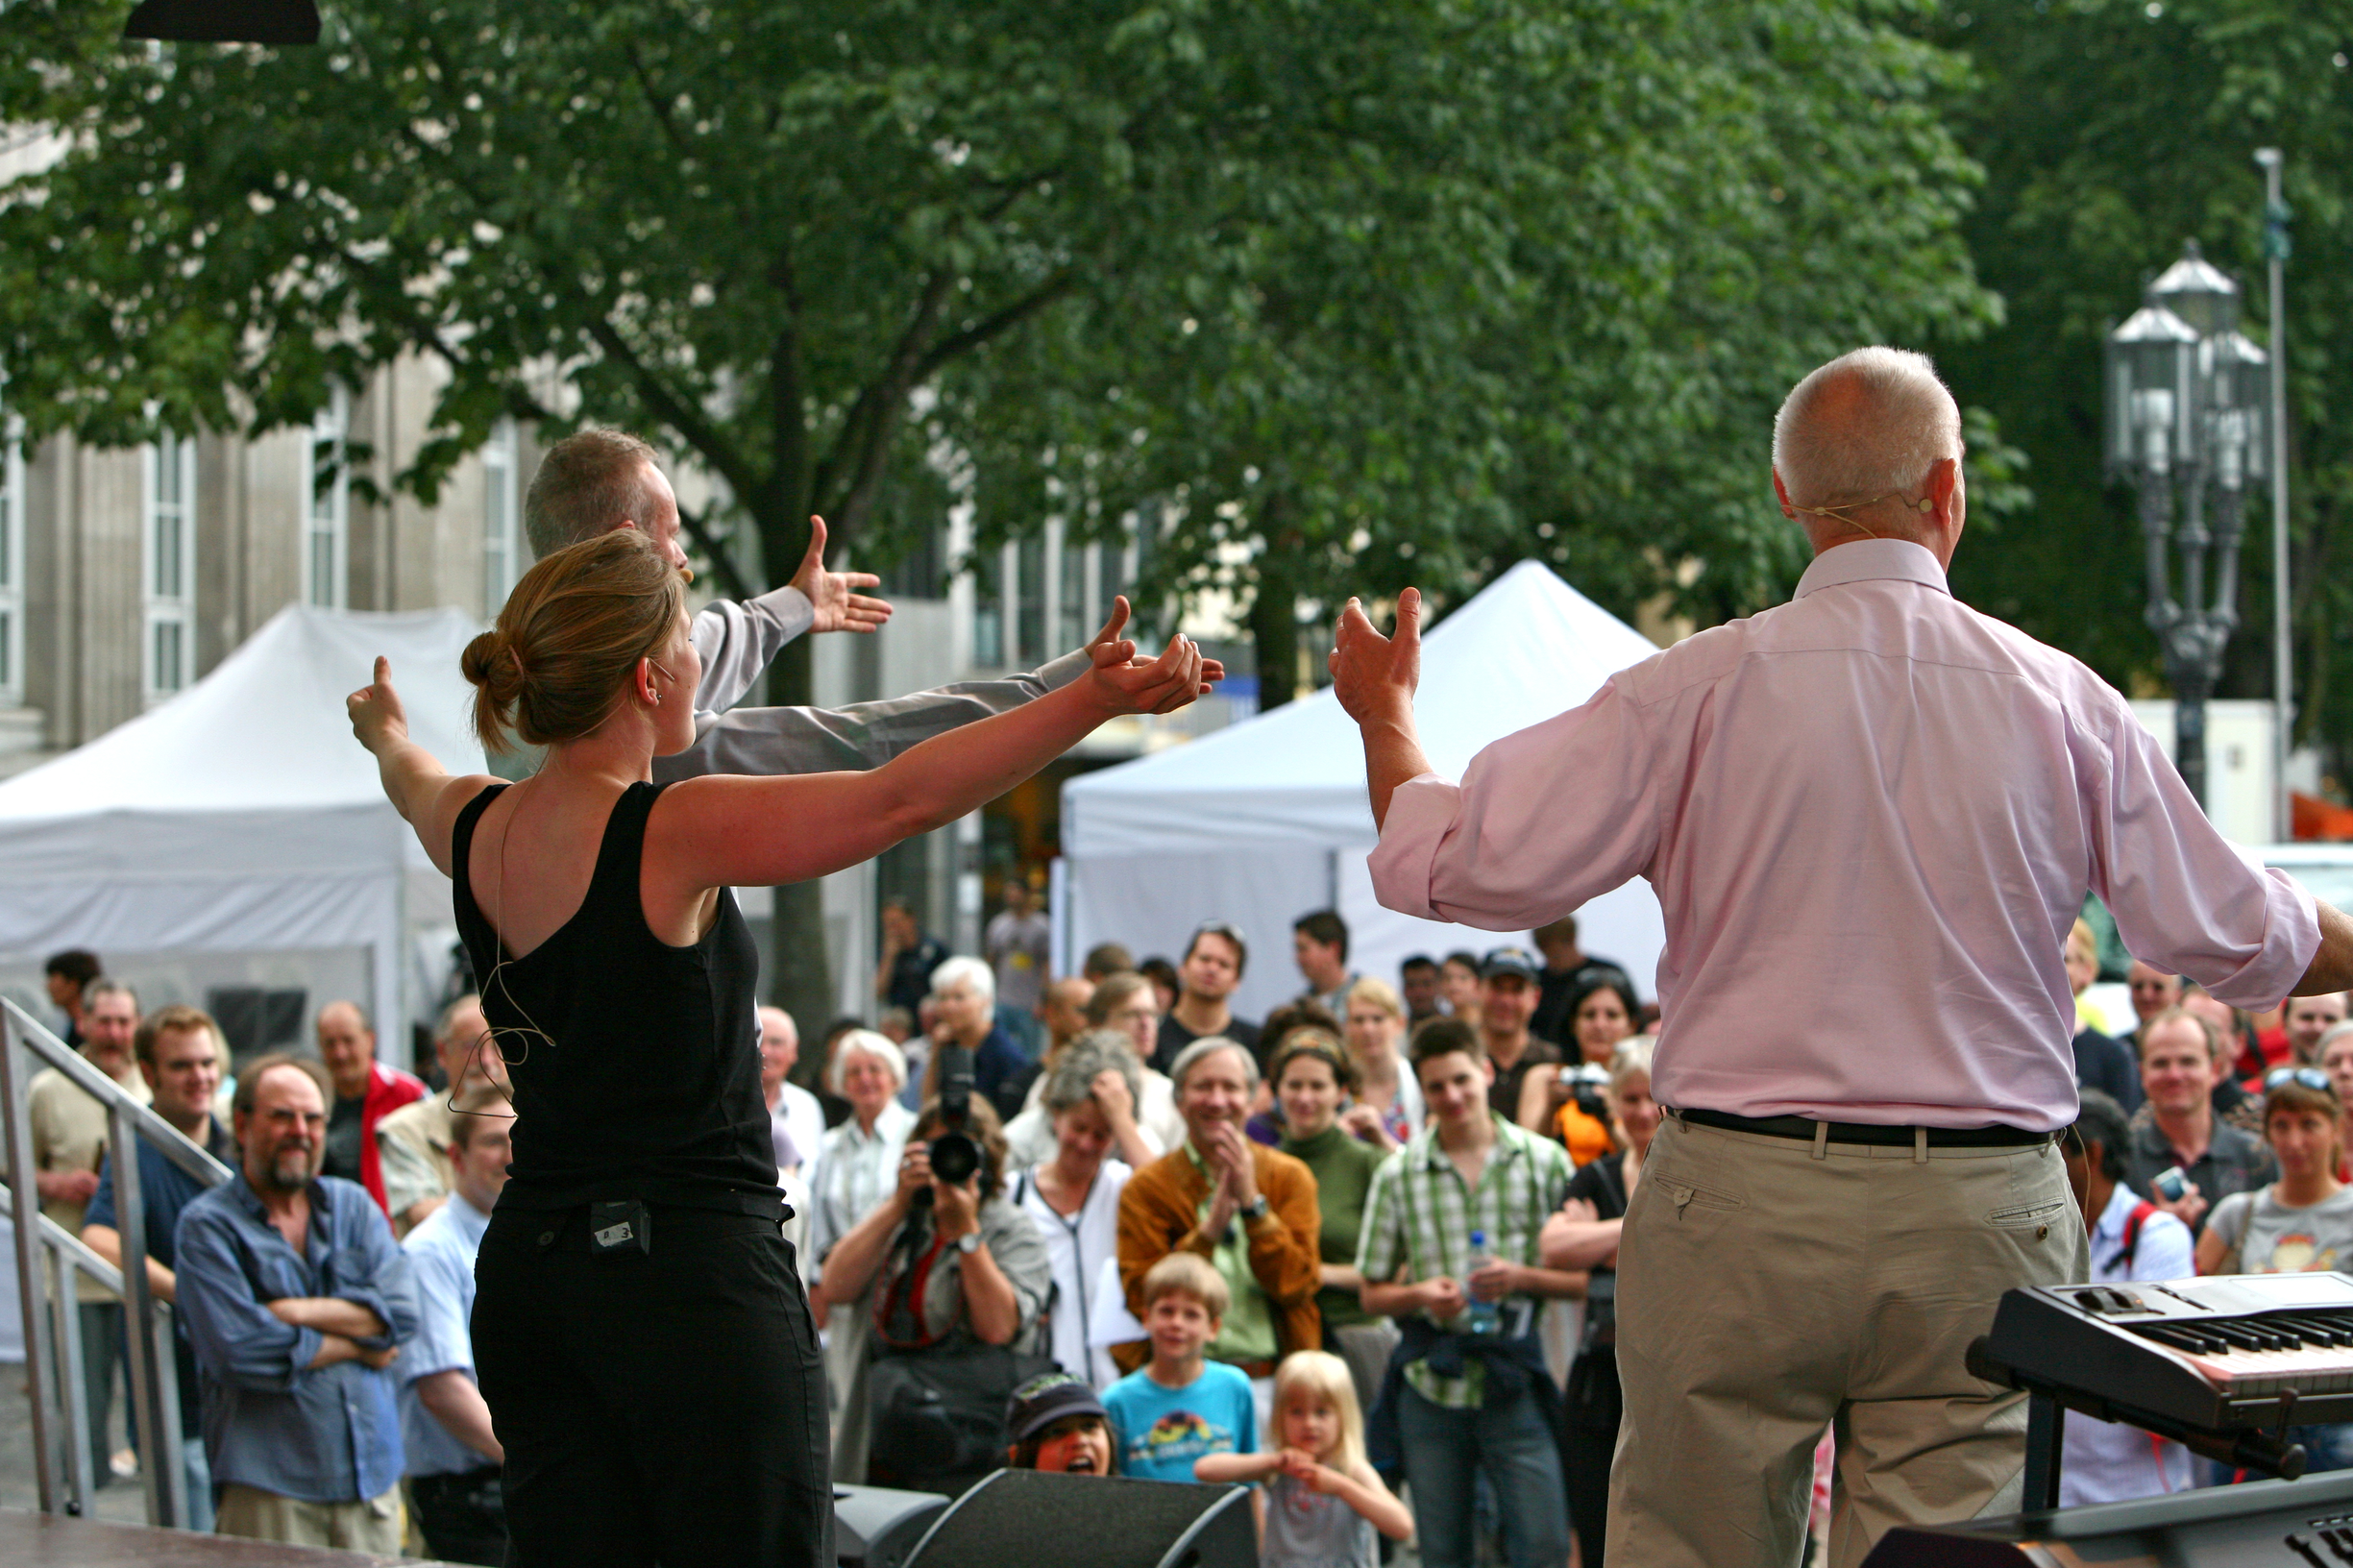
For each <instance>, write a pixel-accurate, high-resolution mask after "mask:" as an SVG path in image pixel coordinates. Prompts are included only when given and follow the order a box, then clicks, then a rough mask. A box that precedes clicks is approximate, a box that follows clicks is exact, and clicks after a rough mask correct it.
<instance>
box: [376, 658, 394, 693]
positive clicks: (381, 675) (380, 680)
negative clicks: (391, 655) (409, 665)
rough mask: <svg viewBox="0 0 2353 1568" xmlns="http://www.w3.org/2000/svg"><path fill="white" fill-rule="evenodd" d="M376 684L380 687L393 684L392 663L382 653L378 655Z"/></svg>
mask: <svg viewBox="0 0 2353 1568" xmlns="http://www.w3.org/2000/svg"><path fill="white" fill-rule="evenodd" d="M376 684H377V685H379V686H389V685H391V684H392V661H391V660H390V659H388V658H386V657H384V655H382V654H381V653H379V654H377V655H376Z"/></svg>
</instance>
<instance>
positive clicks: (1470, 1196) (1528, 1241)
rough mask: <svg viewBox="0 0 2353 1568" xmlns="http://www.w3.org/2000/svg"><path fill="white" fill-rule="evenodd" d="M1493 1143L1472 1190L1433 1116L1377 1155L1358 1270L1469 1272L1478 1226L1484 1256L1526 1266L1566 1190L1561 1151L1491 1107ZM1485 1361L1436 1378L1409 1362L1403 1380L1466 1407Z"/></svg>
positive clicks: (1370, 1275)
mask: <svg viewBox="0 0 2353 1568" xmlns="http://www.w3.org/2000/svg"><path fill="white" fill-rule="evenodd" d="M1487 1115H1488V1116H1489V1117H1490V1118H1491V1119H1492V1120H1493V1121H1494V1123H1495V1146H1494V1147H1493V1148H1491V1149H1489V1150H1488V1151H1487V1163H1486V1165H1485V1166H1484V1168H1483V1169H1482V1170H1481V1171H1480V1173H1479V1186H1478V1187H1477V1188H1471V1187H1469V1186H1467V1185H1466V1184H1465V1183H1464V1182H1463V1180H1462V1173H1461V1172H1460V1171H1458V1170H1457V1169H1456V1168H1455V1163H1454V1161H1453V1160H1452V1159H1451V1158H1449V1157H1448V1155H1447V1153H1446V1151H1445V1150H1444V1149H1442V1148H1440V1147H1439V1146H1438V1127H1437V1123H1436V1122H1432V1123H1431V1124H1430V1125H1429V1126H1427V1127H1425V1128H1424V1129H1423V1130H1422V1131H1421V1132H1420V1133H1418V1134H1416V1135H1415V1136H1414V1138H1413V1139H1412V1141H1411V1142H1409V1143H1408V1144H1407V1145H1406V1146H1405V1147H1404V1148H1402V1149H1399V1150H1398V1151H1397V1152H1396V1153H1395V1154H1392V1155H1390V1156H1389V1157H1388V1158H1387V1159H1386V1160H1385V1161H1383V1162H1382V1163H1381V1168H1380V1169H1379V1170H1377V1171H1375V1172H1373V1185H1372V1190H1371V1191H1370V1192H1368V1193H1367V1194H1366V1195H1365V1199H1364V1229H1363V1231H1362V1233H1361V1234H1360V1236H1359V1237H1358V1239H1357V1268H1358V1269H1359V1270H1360V1272H1361V1273H1362V1274H1363V1276H1364V1278H1365V1279H1366V1280H1368V1281H1371V1282H1374V1283H1376V1284H1379V1283H1384V1282H1386V1281H1388V1280H1389V1279H1390V1278H1392V1277H1393V1276H1394V1275H1395V1274H1396V1272H1397V1269H1398V1265H1399V1264H1401V1263H1402V1264H1404V1265H1405V1268H1406V1272H1407V1274H1408V1276H1409V1278H1411V1279H1414V1280H1434V1279H1438V1278H1441V1277H1452V1278H1454V1279H1457V1280H1462V1281H1465V1282H1466V1283H1465V1285H1464V1289H1465V1290H1466V1291H1467V1290H1468V1289H1469V1286H1468V1284H1467V1281H1468V1278H1469V1275H1470V1271H1471V1269H1470V1257H1471V1233H1472V1232H1473V1231H1480V1232H1483V1233H1484V1234H1485V1236H1486V1238H1487V1245H1486V1252H1487V1256H1488V1257H1490V1258H1500V1259H1502V1260H1503V1261H1504V1262H1511V1263H1528V1264H1534V1263H1536V1262H1538V1261H1539V1260H1538V1258H1537V1256H1536V1233H1537V1232H1538V1231H1540V1230H1542V1229H1543V1228H1544V1222H1545V1220H1546V1219H1548V1218H1550V1217H1551V1216H1552V1213H1553V1211H1555V1210H1556V1209H1558V1208H1559V1207H1560V1205H1561V1202H1562V1200H1563V1199H1565V1198H1566V1197H1567V1196H1568V1192H1569V1176H1570V1174H1571V1172H1570V1169H1569V1157H1568V1155H1567V1154H1566V1153H1565V1152H1564V1151H1563V1150H1562V1149H1561V1147H1560V1145H1559V1144H1557V1143H1555V1142H1554V1141H1552V1140H1551V1139H1545V1138H1538V1137H1537V1136H1536V1135H1535V1134H1533V1133H1531V1132H1528V1131H1527V1130H1526V1129H1524V1128H1520V1127H1516V1126H1514V1125H1512V1124H1511V1123H1510V1122H1508V1121H1506V1120H1505V1119H1504V1118H1503V1117H1501V1116H1499V1115H1495V1113H1493V1112H1492V1111H1490V1112H1488V1113H1487ZM1515 1304H1517V1305H1518V1307H1519V1309H1520V1310H1521V1311H1527V1312H1532V1311H1535V1310H1536V1309H1537V1308H1538V1307H1539V1306H1541V1305H1542V1304H1541V1303H1540V1302H1537V1301H1536V1300H1535V1299H1534V1298H1532V1297H1525V1296H1518V1297H1515V1296H1507V1297H1505V1298H1504V1301H1503V1303H1502V1305H1503V1307H1504V1309H1505V1312H1506V1315H1507V1318H1508V1317H1509V1316H1510V1315H1511V1313H1512V1310H1513V1307H1514V1305H1515ZM1432 1321H1433V1322H1435V1323H1437V1326H1438V1327H1439V1328H1440V1329H1443V1330H1446V1331H1449V1332H1459V1331H1460V1330H1461V1328H1462V1326H1463V1319H1462V1316H1461V1315H1459V1314H1458V1315H1457V1316H1456V1317H1453V1318H1450V1319H1447V1320H1444V1321H1439V1320H1437V1319H1432ZM1485 1376H1486V1368H1485V1367H1483V1366H1482V1365H1481V1364H1480V1363H1479V1362H1477V1361H1475V1360H1474V1361H1471V1362H1469V1363H1468V1364H1467V1366H1466V1368H1465V1375H1464V1376H1462V1377H1459V1378H1442V1377H1439V1376H1438V1375H1437V1374H1436V1373H1434V1372H1432V1371H1431V1370H1430V1368H1429V1367H1428V1366H1427V1365H1424V1364H1422V1363H1419V1362H1416V1363H1414V1364H1413V1365H1410V1366H1409V1367H1407V1368H1406V1381H1407V1382H1408V1383H1409V1384H1412V1385H1413V1389H1414V1391H1415V1392H1416V1393H1419V1394H1420V1395H1421V1396H1422V1397H1423V1398H1425V1399H1427V1400H1429V1401H1431V1402H1432V1403H1433V1404H1435V1405H1446V1406H1452V1407H1454V1408H1456V1409H1473V1408H1476V1407H1477V1406H1479V1405H1480V1404H1481V1403H1482V1402H1483V1398H1484V1383H1485Z"/></svg>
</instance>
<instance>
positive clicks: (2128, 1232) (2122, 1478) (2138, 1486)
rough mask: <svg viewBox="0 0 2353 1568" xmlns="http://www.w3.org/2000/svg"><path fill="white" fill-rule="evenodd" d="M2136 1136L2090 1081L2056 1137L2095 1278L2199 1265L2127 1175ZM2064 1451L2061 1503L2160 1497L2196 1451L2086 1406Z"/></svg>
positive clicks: (2186, 1473) (2188, 1271)
mask: <svg viewBox="0 0 2353 1568" xmlns="http://www.w3.org/2000/svg"><path fill="white" fill-rule="evenodd" d="M2154 1016H2155V1015H2154V1014H2152V1015H2150V1017H2154ZM2143 1021H2144V1022H2146V1019H2144V1020H2143ZM2131 1138H2132V1134H2131V1131H2130V1130H2129V1128H2128V1127H2127V1125H2126V1122H2125V1119H2124V1110H2123V1107H2121V1106H2120V1105H2118V1104H2117V1103H2116V1101H2115V1100H2113V1099H2111V1098H2109V1097H2108V1096H2107V1095H2105V1094H2102V1093H2101V1092H2100V1091H2099V1090H2096V1089H2094V1090H2085V1091H2084V1093H2083V1105H2082V1108H2081V1109H2080V1110H2079V1111H2078V1112H2077V1113H2076V1115H2075V1126H2074V1129H2073V1134H2072V1136H2071V1137H2067V1138H2062V1139H2059V1154H2060V1157H2061V1158H2062V1159H2064V1160H2065V1161H2066V1162H2067V1183H2068V1186H2070V1187H2071V1188H2074V1190H2075V1206H2076V1208H2077V1209H2079V1210H2080V1211H2081V1212H2082V1213H2083V1224H2084V1229H2085V1230H2086V1231H2087V1232H2088V1233H2090V1235H2091V1237H2092V1278H2091V1283H2092V1284H2094V1285H2121V1284H2123V1283H2124V1282H2126V1281H2129V1280H2183V1279H2188V1278H2189V1277H2190V1276H2191V1275H2192V1274H2193V1273H2194V1272H2195V1271H2196V1265H2195V1264H2194V1262H2193V1261H2192V1257H2191V1250H2192V1243H2191V1238H2190V1228H2189V1227H2188V1226H2186V1225H2184V1224H2183V1223H2182V1222H2181V1221H2180V1220H2179V1219H2176V1218H2175V1217H2174V1216H2173V1215H2171V1214H2169V1213H2166V1212H2165V1211H2163V1210H2161V1209H2159V1208H2158V1207H2157V1206H2156V1205H2155V1204H2153V1203H2151V1202H2149V1201H2148V1199H2146V1198H2145V1197H2144V1196H2142V1195H2141V1194H2140V1193H2138V1192H2136V1191H2134V1190H2133V1189H2132V1188H2131V1187H2130V1186H2129V1185H2128V1184H2127V1183H2126V1181H2125V1179H2124V1178H2125V1166H2124V1157H2125V1150H2126V1148H2127V1147H2128V1146H2129V1144H2130V1141H2131ZM2231 1201H2233V1202H2236V1201H2237V1200H2236V1199H2233V1200H2231ZM2063 1453H2064V1458H2063V1460H2062V1462H2061V1464H2060V1466H2059V1506H2060V1507H2064V1508H2073V1507H2082V1506H2083V1505H2085V1504H2087V1503H2124V1502H2129V1501H2130V1500H2132V1499H2134V1498H2141V1497H2157V1496H2160V1495H2162V1494H2164V1493H2168V1492H2179V1491H2186V1490H2188V1489H2189V1488H2190V1487H2191V1486H2192V1485H2193V1484H2194V1482H2193V1481H2192V1480H2191V1472H2190V1451H2189V1450H2188V1449H2186V1448H2184V1447H2182V1446H2181V1445H2180V1444H2179V1443H2173V1442H2168V1441H2166V1440H2165V1439H2163V1438H2161V1437H2153V1436H2151V1435H2150V1434H2149V1433H2145V1432H2143V1431H2142V1430H2141V1429H2140V1428H2138V1427H2130V1426H2125V1425H2123V1424H2122V1423H2120V1422H2114V1421H2102V1420H2099V1419H2098V1418H2096V1417H2095V1416H2090V1415H2085V1414H2083V1413H2081V1412H2080V1411H2074V1410H2071V1411H2069V1412H2068V1419H2067V1430H2066V1447H2065V1449H2064V1451H2063Z"/></svg>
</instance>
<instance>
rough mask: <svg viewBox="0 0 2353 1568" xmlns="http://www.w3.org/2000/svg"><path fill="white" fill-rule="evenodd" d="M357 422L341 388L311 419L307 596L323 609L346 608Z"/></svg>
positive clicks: (305, 529)
mask: <svg viewBox="0 0 2353 1568" xmlns="http://www.w3.org/2000/svg"><path fill="white" fill-rule="evenodd" d="M351 423H352V400H351V394H350V393H348V392H346V391H344V390H343V388H341V387H336V388H335V389H334V391H333V392H332V393H331V395H330V396H329V398H328V401H327V406H326V407H324V408H322V409H320V410H319V412H318V414H317V416H316V417H315V418H313V419H312V420H311V422H310V496H309V501H308V504H307V505H306V507H305V509H304V513H303V597H304V598H305V600H307V601H308V602H310V603H312V604H316V605H318V606H319V607H320V608H321V609H329V610H339V609H341V608H343V606H344V601H345V596H346V593H347V590H348V588H349V585H350V581H351V574H350V570H349V560H348V551H349V546H350V538H351V521H352V477H351V472H350V469H349V468H348V467H347V466H346V464H345V461H344V445H343V443H344V437H345V436H346V435H347V434H348V433H349V432H350V429H351Z"/></svg>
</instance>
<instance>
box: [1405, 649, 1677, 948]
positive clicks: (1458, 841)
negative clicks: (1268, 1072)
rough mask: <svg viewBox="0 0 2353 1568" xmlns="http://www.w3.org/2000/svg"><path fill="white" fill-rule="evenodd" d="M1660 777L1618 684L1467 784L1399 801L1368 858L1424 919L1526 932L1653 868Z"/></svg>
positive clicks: (1467, 777) (1495, 751) (1429, 788)
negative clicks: (1656, 785) (1657, 779)
mask: <svg viewBox="0 0 2353 1568" xmlns="http://www.w3.org/2000/svg"><path fill="white" fill-rule="evenodd" d="M1655 776H1656V770H1655V768H1654V759H1653V758H1652V756H1651V747H1650V745H1649V741H1648V736H1647V733H1646V730H1645V726H1644V724H1643V723H1642V715H1641V713H1640V711H1639V709H1638V707H1637V706H1636V704H1635V703H1634V701H1633V699H1632V698H1631V697H1630V695H1629V694H1628V693H1627V692H1626V691H1625V690H1624V689H1623V687H1622V685H1621V683H1620V682H1619V681H1617V680H1614V679H1613V680H1611V681H1609V682H1608V683H1607V684H1605V685H1604V686H1603V687H1602V689H1601V690H1600V691H1599V692H1597V693H1595V694H1594V696H1593V698H1592V699H1591V700H1590V701H1588V702H1586V703H1584V704H1583V705H1582V706H1581V707H1576V708H1572V709H1570V710H1569V711H1568V712H1566V713H1563V714H1561V715H1559V716H1557V717H1556V718H1553V719H1548V720H1546V721H1544V722H1543V723H1540V724H1532V725H1530V726H1529V727H1528V728H1526V729H1523V730H1520V731H1518V732H1517V733H1515V734H1511V735H1507V736H1505V737H1504V738H1503V739H1502V740H1500V741H1497V742H1495V743H1494V744H1493V745H1491V746H1489V747H1486V748H1485V749H1484V750H1483V751H1481V752H1480V753H1479V755H1477V756H1476V757H1474V758H1472V759H1471V765H1470V768H1469V770H1468V771H1467V772H1464V774H1463V776H1462V782H1461V783H1459V784H1455V783H1451V782H1449V781H1448V780H1446V779H1445V778H1443V777H1441V776H1439V775H1438V774H1436V773H1424V774H1422V775H1421V776H1419V777H1418V778H1414V779H1411V780H1409V781H1408V782H1407V783H1406V784H1405V785H1403V786H1402V787H1400V788H1399V789H1398V790H1397V792H1396V793H1395V795H1393V796H1391V797H1390V800H1389V810H1388V816H1387V818H1386V820H1385V821H1384V822H1383V823H1382V827H1381V844H1380V846H1379V847H1378V848H1376V849H1375V850H1374V851H1373V852H1372V855H1371V856H1370V857H1369V862H1368V864H1369V866H1370V869H1371V871H1372V880H1373V890H1374V892H1375V894H1378V895H1379V897H1380V899H1381V902H1382V904H1383V905H1384V906H1385V907H1386V908H1389V909H1393V910H1395V911H1397V912H1398V913H1399V914H1401V915H1411V916H1414V917H1415V918H1417V919H1425V920H1451V921H1454V922H1455V923H1457V924H1459V925H1469V926H1476V927H1478V928H1480V929H1482V930H1486V931H1523V930H1527V929H1529V928H1530V927H1532V926H1537V925H1543V924H1545V923H1546V922H1548V921H1551V920H1555V919H1559V918H1560V917H1561V916H1563V915H1566V914H1568V913H1570V912H1571V911H1573V910H1575V909H1576V908H1577V907H1578V906H1579V905H1581V904H1582V903H1584V902H1585V901H1586V900H1587V899H1589V898H1592V897H1595V896H1597V895H1599V894H1604V893H1607V892H1608V891H1609V890H1610V889H1612V888H1614V887H1617V886H1618V885H1619V884H1620V883H1622V882H1624V881H1626V880H1627V879H1628V878H1629V877H1631V876H1635V875H1638V874H1640V873H1641V872H1642V871H1643V870H1644V869H1645V868H1646V867H1648V866H1649V864H1650V862H1651V858H1652V855H1653V854H1654V852H1655V850H1656V848H1657V845H1658V808H1657V801H1656V799H1655V797H1654V784H1653V780H1654V777H1655Z"/></svg>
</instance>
